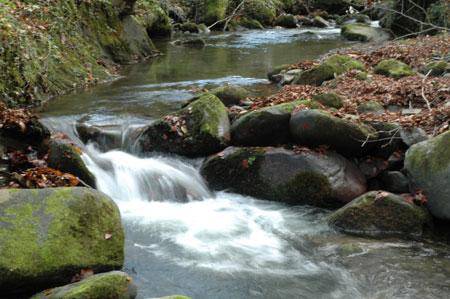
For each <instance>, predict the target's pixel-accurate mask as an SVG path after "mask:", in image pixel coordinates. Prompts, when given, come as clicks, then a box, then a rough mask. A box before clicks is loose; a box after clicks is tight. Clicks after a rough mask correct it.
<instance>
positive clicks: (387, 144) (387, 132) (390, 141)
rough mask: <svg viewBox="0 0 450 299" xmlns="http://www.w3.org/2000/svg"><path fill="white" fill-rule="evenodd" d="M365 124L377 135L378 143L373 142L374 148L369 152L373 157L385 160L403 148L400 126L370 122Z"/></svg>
mask: <svg viewBox="0 0 450 299" xmlns="http://www.w3.org/2000/svg"><path fill="white" fill-rule="evenodd" d="M367 124H368V125H369V126H371V127H372V128H374V129H375V131H376V132H377V133H378V141H376V142H373V147H374V148H373V151H372V152H371V154H372V155H373V156H375V157H382V158H386V159H387V158H388V157H389V156H391V155H392V154H393V153H394V152H397V151H399V150H401V149H403V148H404V144H403V142H402V139H401V137H400V130H401V126H400V125H399V124H398V123H388V122H382V121H370V122H367Z"/></svg>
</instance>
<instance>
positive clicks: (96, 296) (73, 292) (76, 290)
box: [31, 271, 137, 299]
mask: <svg viewBox="0 0 450 299" xmlns="http://www.w3.org/2000/svg"><path fill="white" fill-rule="evenodd" d="M136 296H137V287H136V285H135V284H134V283H133V279H132V278H131V277H130V276H128V275H127V274H126V273H124V272H120V271H112V272H108V273H102V274H96V275H92V276H90V277H88V278H85V279H83V280H81V281H79V282H75V283H71V284H68V285H65V286H62V287H57V288H53V289H48V290H45V291H43V292H42V293H39V294H36V295H34V296H33V297H31V299H72V298H80V299H81V298H88V299H105V298H117V299H134V298H136Z"/></svg>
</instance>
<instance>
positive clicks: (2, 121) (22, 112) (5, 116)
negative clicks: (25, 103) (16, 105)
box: [0, 102, 33, 133]
mask: <svg viewBox="0 0 450 299" xmlns="http://www.w3.org/2000/svg"><path fill="white" fill-rule="evenodd" d="M32 119H33V115H32V114H31V113H30V112H29V111H28V110H26V109H8V108H6V107H5V105H4V104H3V103H1V102H0V129H19V131H20V132H22V133H25V132H26V129H27V124H28V123H29V122H30V121H31V120H32Z"/></svg>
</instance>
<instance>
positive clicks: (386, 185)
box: [380, 171, 409, 193]
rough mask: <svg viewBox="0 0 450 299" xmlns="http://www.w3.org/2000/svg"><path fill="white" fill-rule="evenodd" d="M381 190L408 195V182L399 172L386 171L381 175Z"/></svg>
mask: <svg viewBox="0 0 450 299" xmlns="http://www.w3.org/2000/svg"><path fill="white" fill-rule="evenodd" d="M380 180H381V183H382V186H383V187H382V189H383V190H386V191H389V192H392V193H409V180H408V178H407V177H406V176H405V175H404V174H403V173H401V172H400V171H386V172H384V173H382V174H381V176H380Z"/></svg>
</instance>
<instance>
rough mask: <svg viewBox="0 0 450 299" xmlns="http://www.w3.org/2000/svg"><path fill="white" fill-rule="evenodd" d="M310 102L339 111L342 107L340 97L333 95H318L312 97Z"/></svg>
mask: <svg viewBox="0 0 450 299" xmlns="http://www.w3.org/2000/svg"><path fill="white" fill-rule="evenodd" d="M312 100H313V101H315V102H318V103H320V104H322V105H324V106H326V107H330V108H336V109H340V108H342V107H343V106H344V100H343V99H342V97H340V96H339V95H337V94H335V93H320V94H316V95H314V96H313V97H312Z"/></svg>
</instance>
